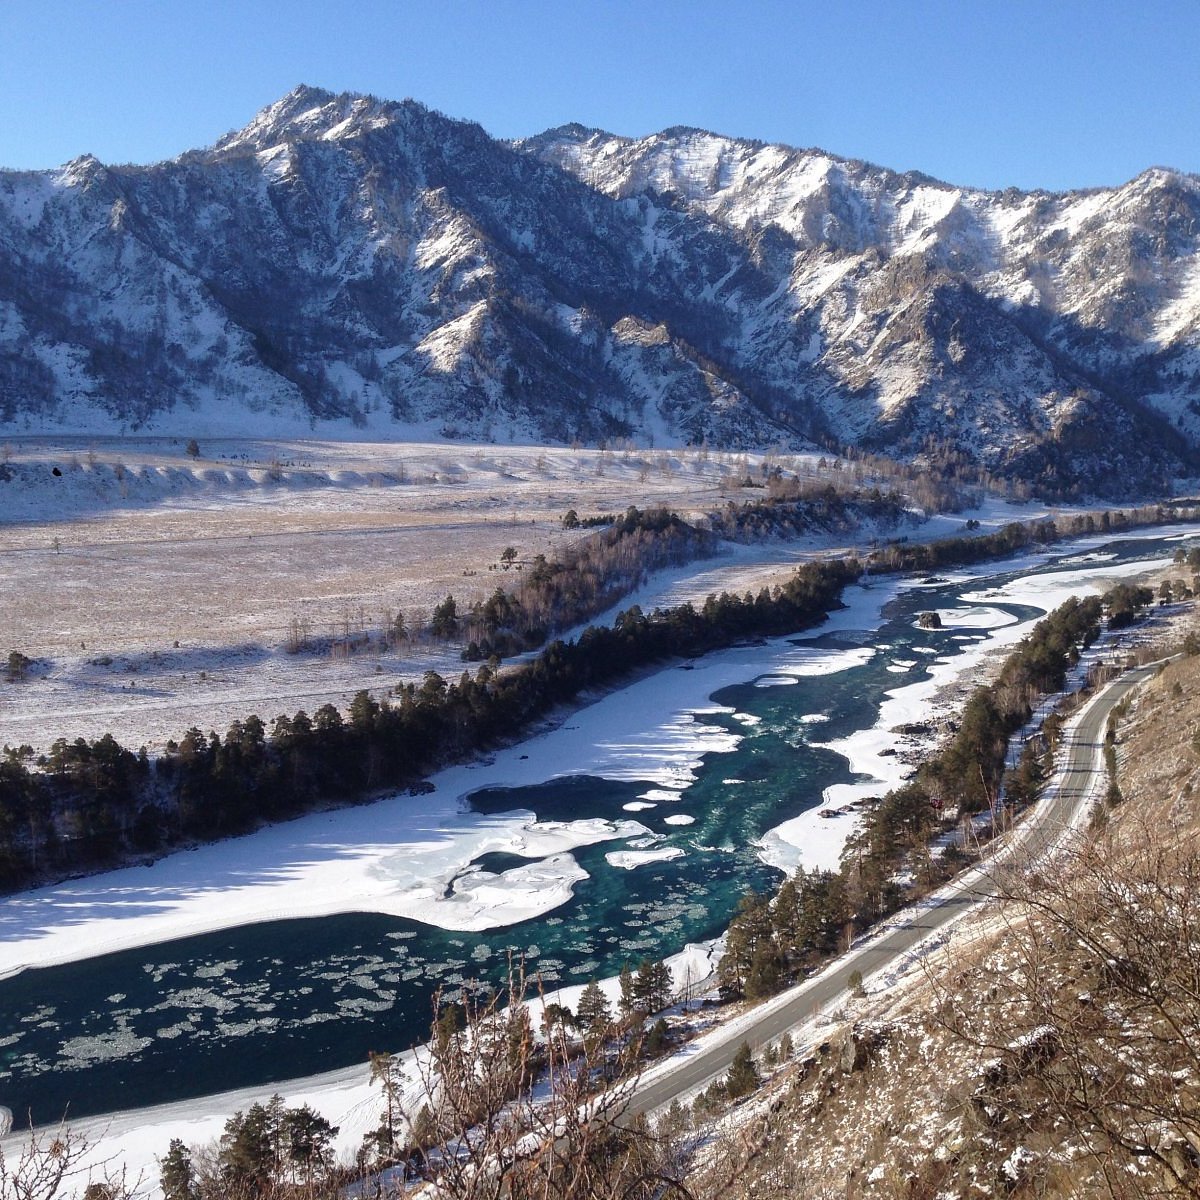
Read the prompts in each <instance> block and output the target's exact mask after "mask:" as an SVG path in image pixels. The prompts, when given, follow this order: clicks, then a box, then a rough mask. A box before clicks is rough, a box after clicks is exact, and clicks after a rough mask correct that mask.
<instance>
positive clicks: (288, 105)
mask: <svg viewBox="0 0 1200 1200" xmlns="http://www.w3.org/2000/svg"><path fill="white" fill-rule="evenodd" d="M406 103H412V102H411V101H408V102H406ZM397 107H398V106H397V105H396V104H394V103H392V102H389V101H385V100H380V99H378V98H377V97H375V96H369V95H364V94H363V93H361V92H331V91H328V90H326V89H325V88H319V87H311V86H310V85H308V84H305V83H302V84H299V85H298V86H297V87H294V88H292V90H291V91H290V92H288V93H287V95H286V96H284V97H282V98H281V99H279V100H276V101H275V102H274V103H273V104H268V105H267V107H266V108H264V109H262V110H261V111H260V112H258V113H257V114H256V115H255V117H254V118H253V120H251V121H250V123H249V124H248V125H245V126H244V127H243V128H241V129H238V130H234V131H233V132H232V133H227V134H226V135H225V136H224V137H223V138H221V139H220V140H219V141H218V142H217V144H216V149H217V150H218V151H228V150H240V149H249V150H254V151H260V150H267V149H269V148H270V147H272V146H278V145H279V144H280V143H282V142H288V141H312V140H317V139H321V138H329V137H331V136H337V134H338V133H340V132H342V130H340V129H339V127H340V126H343V125H346V123H347V122H351V121H352V122H353V125H352V128H354V129H357V128H359V127H361V125H362V123H363V121H364V120H370V119H371V118H372V117H374V118H377V119H384V120H386V119H387V118H388V116H389V115H390V114H391V113H392V112H393V111H394V110H395V109H396V108H397ZM346 132H349V128H348V129H347V130H346Z"/></svg>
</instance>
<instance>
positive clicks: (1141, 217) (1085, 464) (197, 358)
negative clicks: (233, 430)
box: [0, 87, 1200, 491]
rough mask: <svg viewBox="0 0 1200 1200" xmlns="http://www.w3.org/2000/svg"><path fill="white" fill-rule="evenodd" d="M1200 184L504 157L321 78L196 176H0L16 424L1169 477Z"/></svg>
mask: <svg viewBox="0 0 1200 1200" xmlns="http://www.w3.org/2000/svg"><path fill="white" fill-rule="evenodd" d="M1197 192H1198V189H1197V180H1196V179H1195V178H1194V177H1190V176H1181V175H1179V174H1178V173H1175V172H1169V171H1162V170H1153V171H1149V172H1145V173H1143V175H1142V176H1139V177H1138V179H1137V180H1135V181H1131V183H1130V184H1128V185H1125V187H1124V188H1122V189H1108V190H1097V191H1093V192H1088V193H1065V194H1061V195H1052V194H1050V193H1018V192H1015V191H1009V192H1003V193H988V192H981V191H978V190H972V189H969V188H959V187H954V186H952V185H950V184H944V183H941V182H939V181H937V180H933V179H930V178H929V177H928V176H924V175H920V174H919V173H916V172H910V173H907V174H898V173H896V172H894V171H888V170H886V169H884V168H880V167H874V166H871V165H870V164H865V163H860V162H855V161H853V160H846V159H839V158H837V157H835V156H833V155H831V154H828V153H826V152H825V151H821V150H795V149H792V148H790V147H784V146H776V145H769V144H766V143H762V142H752V141H747V140H744V139H736V138H724V137H722V136H720V135H718V134H714V133H711V132H708V131H705V130H697V129H689V128H684V127H676V128H674V129H671V130H667V131H664V132H663V133H661V134H655V135H651V136H649V137H646V138H639V139H632V138H620V137H616V136H614V135H611V134H607V133H604V132H603V131H598V130H590V129H586V128H584V127H582V126H578V125H574V126H564V127H561V128H560V129H558V130H552V131H548V132H547V133H546V134H542V135H539V136H538V137H536V138H531V139H526V140H524V141H522V142H519V143H504V142H499V141H496V140H494V139H492V138H490V137H489V136H488V135H487V134H486V133H485V132H484V131H483V130H482V129H481V128H480V127H479V126H478V125H475V124H472V123H469V122H461V121H454V120H451V119H450V118H447V117H444V116H442V115H441V114H439V113H436V112H434V111H432V110H430V109H427V108H425V107H424V106H422V105H420V104H418V103H416V102H414V101H401V102H391V101H385V100H380V99H378V98H376V97H371V96H363V95H357V94H354V93H341V94H335V93H332V92H327V91H323V90H321V89H317V88H309V87H300V88H297V89H294V90H293V91H292V92H290V93H289V94H288V95H287V96H285V97H283V98H282V99H280V100H279V101H277V102H275V103H274V104H272V105H269V106H268V107H267V108H265V109H264V110H263V111H262V112H260V113H259V114H258V115H257V116H256V117H255V118H254V119H253V120H252V121H251V122H250V123H249V124H248V125H246V126H245V127H244V128H243V129H241V130H237V131H235V132H233V133H230V134H227V135H226V136H225V137H223V138H221V139H220V140H219V141H218V142H217V143H216V144H215V146H214V147H212V148H210V149H208V150H202V151H193V152H189V153H186V154H183V155H181V156H180V157H179V158H177V159H175V160H172V161H170V162H167V163H159V164H156V165H154V166H151V167H144V168H142V167H128V166H120V167H106V166H104V165H103V164H101V163H99V162H97V161H96V160H95V159H94V158H91V157H90V156H83V157H81V158H79V159H76V160H74V162H72V163H69V164H67V165H66V166H65V167H63V168H60V169H59V170H58V171H57V172H45V173H28V172H26V173H16V172H0V424H3V425H5V426H6V427H8V428H13V429H17V428H22V427H41V426H45V425H57V426H59V427H62V428H66V427H67V426H69V423H70V421H71V420H72V416H71V414H72V412H75V411H78V412H80V413H81V414H82V413H84V412H85V411H86V413H87V414H88V415H87V417H86V421H87V422H88V423H89V428H90V427H91V424H92V423H94V421H95V420H96V419H98V418H96V416H95V414H96V413H97V412H98V411H100V412H103V411H107V412H108V413H109V414H110V415H111V419H112V421H113V423H114V426H115V427H125V428H140V429H149V428H153V429H161V430H168V429H169V430H175V429H180V428H185V427H186V429H187V432H188V433H189V435H190V434H191V433H192V432H194V431H195V429H196V425H197V422H198V421H199V420H201V419H202V417H203V414H204V412H205V411H206V410H211V411H216V410H218V409H219V410H220V411H221V413H222V414H223V416H222V421H223V422H224V421H227V420H229V419H232V417H231V414H233V413H235V412H236V411H238V408H239V406H241V408H243V409H244V410H245V411H246V412H247V414H251V415H250V416H248V420H249V421H250V422H251V423H252V424H254V425H255V427H256V428H258V427H260V426H261V421H262V419H263V418H262V414H263V413H268V412H276V413H279V414H281V419H282V414H285V413H287V414H289V416H290V419H294V418H295V416H296V414H300V415H301V419H307V420H308V421H310V422H311V423H312V425H313V426H314V428H316V427H317V426H318V425H320V426H321V427H325V425H326V424H327V423H345V424H347V425H348V426H350V427H358V428H370V429H372V430H373V431H376V430H387V429H393V430H395V432H396V434H397V435H398V436H402V435H403V431H404V430H405V429H407V428H414V427H418V426H419V427H421V428H423V429H429V428H430V427H433V428H440V429H443V430H445V431H447V433H451V434H458V435H469V436H472V437H495V438H501V439H504V438H508V437H516V436H522V437H526V436H534V437H538V438H542V439H548V440H560V441H567V440H572V439H579V440H584V441H596V440H601V439H606V440H607V439H613V438H626V437H653V438H655V439H656V440H657V441H658V442H659V444H661V443H662V441H663V440H677V441H696V442H699V441H704V440H707V441H709V442H713V443H720V444H727V445H732V446H749V445H754V444H758V445H762V444H775V443H779V442H781V441H782V442H783V443H785V444H787V443H790V444H797V445H798V444H806V443H809V442H811V441H812V440H817V441H820V442H821V444H823V445H830V446H837V447H840V446H841V445H843V444H844V443H846V442H848V441H853V442H857V443H861V444H863V445H866V446H870V447H872V448H878V449H882V450H885V451H887V452H889V453H894V454H899V455H913V454H917V453H924V452H929V451H930V447H931V446H944V447H949V449H950V452H953V453H961V454H965V455H967V456H968V457H970V458H972V459H974V460H975V461H976V462H977V463H980V464H983V465H985V466H988V467H989V468H991V469H993V470H997V471H1001V472H1014V473H1016V474H1019V475H1021V476H1023V477H1024V478H1027V479H1032V480H1035V481H1039V482H1041V483H1042V484H1044V485H1045V486H1048V487H1055V488H1062V487H1068V488H1070V487H1074V488H1077V489H1081V490H1085V491H1086V490H1097V489H1101V490H1103V489H1108V490H1109V491H1119V490H1121V489H1122V488H1124V489H1126V490H1131V489H1142V490H1145V489H1147V488H1150V487H1153V488H1157V487H1160V486H1163V476H1164V472H1166V473H1169V472H1173V471H1178V470H1180V469H1181V468H1182V467H1184V466H1186V465H1187V464H1188V463H1189V462H1190V457H1189V456H1190V455H1192V454H1193V450H1192V449H1191V447H1192V446H1194V445H1195V444H1196V443H1198V442H1200V416H1198V415H1197V414H1198V413H1200V404H1197V403H1196V397H1197V394H1198V381H1200V365H1198V364H1200V354H1198V353H1197V346H1198V342H1200V334H1198V332H1197V321H1196V314H1197V312H1200V285H1198V284H1197V283H1196V281H1195V280H1196V276H1195V270H1196V266H1195V264H1196V262H1197V261H1198V254H1197V214H1200V200H1198V198H1197ZM80 419H84V418H82V417H81V418H80ZM1168 423H1169V425H1170V427H1171V428H1168ZM937 452H938V453H942V450H938V451H937Z"/></svg>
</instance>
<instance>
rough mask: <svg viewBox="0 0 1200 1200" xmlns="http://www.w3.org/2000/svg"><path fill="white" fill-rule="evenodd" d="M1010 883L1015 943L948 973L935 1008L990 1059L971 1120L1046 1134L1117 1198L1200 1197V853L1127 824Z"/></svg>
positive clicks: (1032, 1167)
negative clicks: (979, 1000)
mask: <svg viewBox="0 0 1200 1200" xmlns="http://www.w3.org/2000/svg"><path fill="white" fill-rule="evenodd" d="M1004 887H1005V890H1006V892H1007V898H1008V900H1009V901H1010V909H1009V911H1010V912H1011V914H1012V915H1011V918H1010V925H1009V934H1010V937H1009V938H1008V940H1007V944H1008V945H1009V946H1010V948H1011V949H1010V952H1009V953H1007V954H1006V955H1003V956H992V957H991V958H988V959H985V960H982V961H980V962H979V963H978V964H977V965H975V966H973V967H972V968H971V970H970V971H969V972H968V973H967V974H969V975H970V978H969V980H968V979H967V978H966V977H965V975H964V974H963V973H962V972H959V973H957V974H956V975H955V976H954V977H953V978H952V979H951V980H950V981H942V983H941V985H940V986H939V995H938V1003H937V1009H936V1012H937V1018H938V1020H939V1022H940V1023H941V1024H942V1025H943V1026H944V1027H945V1028H947V1029H948V1030H950V1031H951V1033H952V1034H953V1035H954V1036H955V1038H956V1039H958V1040H959V1041H961V1042H965V1043H967V1044H968V1045H970V1046H972V1047H974V1048H975V1049H976V1050H978V1051H982V1052H984V1053H986V1054H987V1055H988V1056H989V1057H988V1061H987V1066H986V1068H985V1070H984V1072H983V1077H982V1079H981V1081H980V1083H979V1086H978V1088H977V1089H976V1092H975V1094H974V1095H973V1096H972V1098H971V1104H972V1108H973V1110H974V1111H973V1117H974V1122H975V1125H976V1128H977V1129H979V1130H986V1131H987V1136H988V1137H992V1138H1000V1139H1001V1140H1003V1134H1004V1131H1006V1130H1007V1131H1008V1133H1009V1134H1010V1135H1012V1137H1014V1138H1027V1136H1028V1131H1029V1129H1030V1127H1031V1124H1037V1125H1039V1126H1040V1127H1041V1128H1042V1129H1043V1131H1053V1133H1054V1138H1055V1140H1056V1141H1057V1143H1058V1146H1059V1150H1058V1151H1057V1152H1056V1153H1057V1157H1059V1158H1060V1160H1061V1158H1062V1153H1063V1151H1062V1147H1070V1148H1071V1153H1073V1154H1074V1155H1075V1156H1076V1158H1077V1159H1078V1160H1079V1161H1080V1162H1081V1163H1087V1164H1089V1165H1090V1167H1091V1170H1092V1173H1093V1176H1094V1179H1095V1180H1097V1181H1103V1186H1104V1188H1105V1190H1107V1192H1108V1193H1109V1194H1110V1195H1112V1196H1115V1197H1125V1196H1130V1197H1142V1196H1162V1195H1193V1196H1195V1195H1200V850H1198V849H1196V848H1195V847H1193V846H1190V845H1187V844H1164V843H1163V841H1162V839H1161V838H1159V837H1157V836H1156V835H1155V832H1154V831H1152V830H1149V829H1141V830H1136V831H1133V832H1132V833H1131V832H1130V831H1129V830H1128V829H1127V830H1125V831H1124V832H1123V834H1122V837H1121V841H1120V842H1117V841H1116V840H1114V839H1113V838H1112V837H1111V836H1109V835H1105V836H1102V837H1099V838H1096V839H1090V840H1080V841H1079V843H1078V844H1077V845H1076V846H1075V847H1074V848H1073V852H1072V855H1071V858H1070V861H1069V862H1068V863H1066V864H1065V865H1062V866H1056V867H1055V868H1054V869H1037V868H1033V869H1029V870H1026V871H1024V872H1019V871H1014V872H1009V873H1007V874H1006V875H1005V877H1004ZM966 985H969V988H970V991H971V994H973V995H975V996H977V997H979V996H981V997H987V998H989V999H988V1000H987V1002H986V1003H985V1004H982V1005H980V1004H971V1003H966V1002H964V995H963V989H964V986H966ZM1031 1114H1034V1115H1035V1116H1031ZM1040 1165H1041V1168H1042V1174H1043V1176H1044V1178H1048V1173H1049V1171H1050V1168H1051V1166H1052V1162H1051V1156H1050V1155H1047V1156H1046V1157H1045V1159H1044V1162H1043V1163H1042V1164H1040ZM1038 1169H1039V1164H1037V1163H1031V1164H1028V1165H1027V1173H1029V1174H1037V1172H1038ZM1062 1194H1082V1193H1080V1192H1079V1191H1074V1190H1068V1191H1067V1192H1064V1193H1062Z"/></svg>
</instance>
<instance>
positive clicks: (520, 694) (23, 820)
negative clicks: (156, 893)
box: [0, 560, 859, 889]
mask: <svg viewBox="0 0 1200 1200" xmlns="http://www.w3.org/2000/svg"><path fill="white" fill-rule="evenodd" d="M858 574H859V567H858V564H857V562H855V561H854V560H844V561H835V562H820V563H808V564H805V565H804V566H802V567H800V568H799V569H798V570H797V571H796V572H795V573H794V574H793V575H792V577H791V578H790V579H789V580H788V581H787V582H786V583H785V584H784V585H782V586H780V587H776V588H775V589H774V590H768V589H766V588H764V589H762V590H761V591H760V592H759V593H758V595H757V596H755V595H751V594H749V593H747V594H746V595H744V596H733V595H729V594H723V595H722V596H720V597H710V598H709V600H708V601H707V602H706V603H705V605H704V607H703V609H701V610H699V611H697V610H696V609H695V608H694V607H693V606H692V605H690V604H684V605H680V606H678V607H676V608H672V609H667V610H663V611H659V612H656V613H654V614H652V615H650V616H646V615H645V614H644V613H643V612H642V611H641V609H640V608H638V607H636V606H634V607H633V608H631V609H628V610H627V611H625V612H623V613H621V614H620V615H619V616H618V617H617V619H616V622H615V623H614V624H613V625H612V626H611V627H592V628H589V629H588V630H586V631H585V632H584V633H583V634H582V635H581V636H580V637H579V638H578V639H577V640H575V641H571V642H563V641H554V642H552V643H550V645H548V646H547V647H546V648H545V650H544V651H543V652H542V653H541V654H540V655H539V656H538V657H537V658H536V659H535V660H534V661H533V662H531V663H528V664H524V665H521V666H518V667H514V668H513V669H511V670H509V671H505V672H504V673H502V674H501V673H497V672H495V671H493V670H492V669H491V668H490V667H489V666H487V665H486V664H485V665H482V666H480V667H479V669H478V670H477V671H476V673H475V674H474V675H472V674H470V673H469V672H467V671H464V672H463V674H462V676H461V677H460V679H459V680H458V681H457V682H447V680H445V679H443V678H442V677H441V676H440V675H438V674H437V673H436V672H433V671H429V672H426V674H425V677H424V679H423V680H422V682H421V683H420V684H416V683H406V684H403V685H401V686H399V687H398V688H396V689H395V693H394V695H393V697H391V698H384V699H382V700H376V699H375V698H374V697H372V696H371V695H370V694H369V693H368V692H366V691H362V692H359V693H358V694H357V695H356V696H355V697H354V700H353V701H352V703H351V705H350V708H349V711H348V712H347V713H346V715H345V716H343V714H342V713H341V712H340V711H339V710H338V709H337V708H336V707H334V706H333V705H329V704H326V705H323V706H322V707H321V708H319V709H317V711H316V712H315V713H313V714H312V715H311V716H310V715H308V714H307V713H305V712H303V711H301V712H298V713H296V714H295V715H293V716H290V717H289V716H286V715H283V716H279V717H277V718H276V719H275V721H274V722H273V723H272V726H271V729H270V730H269V731H268V730H267V729H266V727H265V726H264V724H263V722H262V720H261V719H260V718H258V717H257V716H249V717H246V718H245V719H244V720H242V721H235V722H234V723H233V725H231V726H230V728H229V730H228V731H227V733H226V734H225V736H224V737H223V738H222V737H221V736H220V735H219V734H217V733H216V732H209V733H208V734H204V733H202V732H201V731H200V730H199V729H190V730H188V732H187V733H186V734H184V736H183V737H182V738H181V739H180V741H179V742H178V743H177V744H175V743H169V744H168V747H167V751H166V753H164V754H163V755H162V756H160V757H159V758H158V759H156V760H154V761H153V762H151V761H150V760H149V759H148V758H147V756H146V755H145V754H144V753H141V754H134V753H132V752H131V751H129V750H127V749H124V748H122V747H121V746H120V745H119V744H118V743H117V742H116V740H115V739H113V738H112V737H111V735H107V734H106V735H105V736H104V737H103V738H100V739H98V740H96V741H94V742H86V741H84V740H83V739H80V740H78V741H76V742H74V743H71V744H68V743H66V742H62V743H56V744H55V748H54V750H52V752H51V754H50V755H48V756H46V757H45V758H44V759H43V760H41V761H40V762H34V761H33V756H32V752H31V751H30V750H29V749H28V748H27V747H24V748H17V749H12V748H6V750H5V753H4V757H3V760H0V887H2V888H6V889H15V888H19V887H21V886H23V885H26V884H28V883H29V882H30V881H32V880H35V879H38V878H44V877H48V876H52V875H56V874H66V873H71V872H74V871H79V870H90V869H98V868H100V867H103V866H105V865H108V864H111V863H113V862H115V861H118V860H119V858H120V857H121V856H122V855H124V854H127V853H132V852H140V853H146V852H154V851H158V850H162V849H166V848H169V847H171V846H175V845H179V844H181V843H184V842H187V841H192V840H195V839H211V838H220V837H228V836H230V835H233V834H237V833H242V832H245V831H247V830H249V829H252V828H254V827H255V826H256V825H257V824H259V823H260V822H263V821H275V820H281V819H283V818H286V817H290V816H294V815H296V814H298V813H300V812H303V811H306V810H307V809H309V808H311V807H312V806H313V805H314V804H318V803H330V802H343V803H344V802H350V801H356V800H361V799H363V798H365V797H367V796H369V795H371V794H372V793H375V792H377V791H379V790H381V789H384V788H395V787H404V786H413V785H415V784H418V783H419V781H420V780H422V779H423V778H424V777H425V776H426V775H428V774H429V773H430V772H431V771H433V770H435V769H436V768H438V767H440V766H443V765H445V764H447V763H450V762H453V761H457V760H460V759H461V758H463V757H466V756H468V755H470V754H473V753H476V752H478V751H479V750H481V749H484V748H486V747H488V746H493V745H496V744H498V743H501V742H503V741H505V740H507V739H511V738H513V737H515V736H516V735H517V734H519V733H520V732H521V730H523V729H524V728H526V727H527V726H528V724H529V723H530V722H531V721H533V720H535V719H537V718H538V717H541V716H543V715H544V714H545V713H546V712H548V711H549V710H550V709H552V708H553V707H554V706H556V705H558V704H563V703H567V702H569V701H571V700H573V699H575V698H576V697H577V696H578V695H579V694H580V693H581V692H582V691H584V690H586V689H589V688H595V687H602V686H605V685H608V684H611V683H612V682H614V681H616V680H618V679H620V678H621V677H623V676H624V675H626V674H628V673H629V672H630V671H632V670H635V669H637V668H639V667H642V666H646V665H649V664H651V663H654V662H660V661H663V660H664V659H669V658H672V657H679V656H696V655H701V654H704V653H706V652H708V651H711V650H715V649H719V648H721V647H723V646H728V645H730V644H731V643H734V642H736V641H738V640H740V639H743V638H746V637H750V636H763V635H780V634H789V633H795V632H798V631H799V630H802V629H805V628H808V627H810V626H812V625H814V624H817V623H819V622H820V621H822V620H823V619H824V618H825V617H826V615H827V614H828V613H829V612H830V611H831V610H832V609H834V608H836V607H837V606H838V605H839V603H840V596H841V593H842V590H843V588H844V587H845V586H846V585H847V584H848V583H850V582H852V581H853V580H854V579H856V578H857V577H858Z"/></svg>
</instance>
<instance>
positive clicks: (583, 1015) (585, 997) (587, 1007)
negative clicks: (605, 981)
mask: <svg viewBox="0 0 1200 1200" xmlns="http://www.w3.org/2000/svg"><path fill="white" fill-rule="evenodd" d="M576 1019H577V1020H578V1022H579V1026H580V1028H581V1029H582V1030H583V1031H584V1032H585V1033H596V1032H598V1031H600V1030H603V1029H604V1028H605V1027H606V1026H607V1025H608V1024H609V1023H610V1022H611V1021H612V1010H611V1009H610V1008H609V1007H608V998H607V997H606V996H605V994H604V992H603V991H602V990H601V987H600V985H599V984H598V983H597V982H596V981H595V980H594V979H593V980H592V981H591V982H590V983H589V984H588V985H587V987H585V988H584V989H583V992H582V993H581V994H580V996H579V1004H578V1005H577V1007H576Z"/></svg>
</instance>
